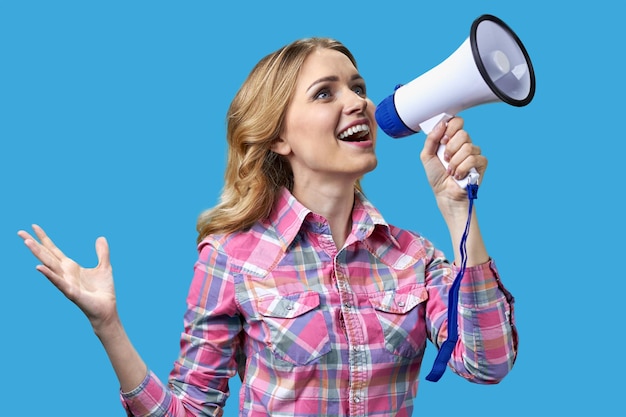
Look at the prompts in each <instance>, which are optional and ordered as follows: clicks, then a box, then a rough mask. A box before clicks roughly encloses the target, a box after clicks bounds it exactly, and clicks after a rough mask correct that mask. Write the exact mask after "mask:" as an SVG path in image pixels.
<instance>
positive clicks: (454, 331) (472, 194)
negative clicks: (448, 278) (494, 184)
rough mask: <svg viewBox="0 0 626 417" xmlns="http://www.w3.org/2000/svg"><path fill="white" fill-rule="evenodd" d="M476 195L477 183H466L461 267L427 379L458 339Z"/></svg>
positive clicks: (433, 377) (435, 376)
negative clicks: (444, 333) (445, 333)
mask: <svg viewBox="0 0 626 417" xmlns="http://www.w3.org/2000/svg"><path fill="white" fill-rule="evenodd" d="M477 197H478V184H467V198H468V199H469V208H468V213H467V223H465V231H464V232H463V237H462V238H461V244H460V251H461V268H460V269H459V272H458V274H457V275H456V277H455V278H454V282H453V283H452V286H451V287H450V292H449V294H448V338H447V339H446V340H445V341H444V342H443V344H442V345H441V347H440V348H439V352H437V357H436V358H435V363H434V364H433V369H432V370H431V371H430V373H429V374H428V375H427V376H426V380H427V381H431V382H437V381H439V379H440V378H441V376H442V375H443V373H444V372H445V371H446V367H447V365H448V361H449V360H450V357H451V356H452V351H453V350H454V347H455V346H456V342H457V340H459V330H458V327H457V319H458V299H459V288H460V287H461V280H462V279H463V275H464V274H465V266H466V264H467V249H466V244H467V235H468V234H469V229H470V221H471V219H472V208H473V207H474V200H475V199H476V198H477Z"/></svg>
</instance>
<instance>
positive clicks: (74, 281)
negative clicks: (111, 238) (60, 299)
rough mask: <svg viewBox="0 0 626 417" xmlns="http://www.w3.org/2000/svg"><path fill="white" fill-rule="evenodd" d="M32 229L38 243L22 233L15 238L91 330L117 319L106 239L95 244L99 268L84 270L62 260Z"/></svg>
mask: <svg viewBox="0 0 626 417" xmlns="http://www.w3.org/2000/svg"><path fill="white" fill-rule="evenodd" d="M32 227H33V231H34V232H35V235H36V236H37V239H39V241H37V239H35V238H34V237H33V236H31V235H30V234H29V233H28V232H26V231H24V230H20V231H19V232H18V233H17V234H18V236H20V237H21V238H22V239H24V244H25V245H26V247H28V249H30V251H31V252H32V253H33V255H35V257H36V258H37V259H39V261H40V262H41V265H37V270H38V271H39V272H41V273H42V274H43V275H45V276H46V277H47V278H48V280H50V282H52V284H54V285H55V286H56V287H57V288H58V289H59V290H60V291H61V292H62V293H63V294H64V295H65V296H66V297H67V298H68V299H70V300H71V301H72V302H73V303H74V304H76V305H77V306H78V307H79V308H80V309H81V310H82V311H83V313H84V314H85V315H86V316H87V318H88V319H89V321H90V322H91V325H92V326H93V327H94V328H96V327H97V326H99V325H101V324H103V323H106V322H108V321H111V320H115V319H117V310H116V301H115V288H114V285H113V271H112V268H111V263H110V257H109V245H108V243H107V241H106V239H105V238H103V237H100V238H98V239H97V240H96V254H97V256H98V265H97V266H96V267H95V268H83V267H82V266H80V265H79V264H77V263H76V262H74V261H73V260H72V259H70V258H68V257H67V256H65V255H64V254H63V252H62V251H61V250H60V249H59V248H57V247H56V245H55V244H54V242H53V241H52V240H51V239H50V238H49V237H48V235H47V234H46V233H45V232H44V230H43V229H42V228H41V227H39V226H37V225H33V226H32Z"/></svg>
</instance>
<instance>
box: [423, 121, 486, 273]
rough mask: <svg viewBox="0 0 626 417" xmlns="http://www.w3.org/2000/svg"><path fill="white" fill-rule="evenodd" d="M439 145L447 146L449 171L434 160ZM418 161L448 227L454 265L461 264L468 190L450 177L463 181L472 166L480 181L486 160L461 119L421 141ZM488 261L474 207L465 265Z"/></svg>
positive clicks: (442, 124) (440, 128)
mask: <svg viewBox="0 0 626 417" xmlns="http://www.w3.org/2000/svg"><path fill="white" fill-rule="evenodd" d="M440 142H441V143H442V144H445V145H446V156H447V158H446V159H447V161H448V162H449V166H448V171H446V170H445V169H444V167H443V165H442V164H441V162H440V161H439V158H438V157H437V148H438V147H439V143H440ZM420 158H421V160H422V163H423V164H424V169H425V171H426V175H427V177H428V181H429V183H430V185H431V187H432V189H433V192H434V193H435V198H436V200H437V205H438V207H439V210H440V211H441V214H442V215H443V218H444V220H445V222H446V224H447V225H448V230H449V232H450V238H451V239H452V247H453V248H454V259H455V264H456V265H460V261H461V254H460V243H461V237H462V236H463V231H464V229H465V223H466V221H467V213H468V205H469V200H468V198H467V191H466V190H464V189H462V188H461V187H459V185H458V184H457V183H456V182H455V181H454V180H453V177H458V178H464V177H465V176H466V175H467V173H468V172H469V170H470V169H471V168H472V167H474V168H476V170H477V171H478V172H479V174H480V179H481V180H482V178H484V174H485V170H486V168H487V159H486V158H485V157H484V156H482V155H481V154H480V148H478V147H477V146H476V145H474V144H473V143H472V142H471V140H470V137H469V135H468V134H467V132H465V131H464V130H463V119H461V118H460V117H455V118H453V119H451V120H450V121H449V122H448V123H447V124H445V123H441V124H439V125H438V126H437V127H435V128H434V129H433V130H432V132H431V133H430V134H429V135H428V137H427V138H426V141H425V142H424V148H423V150H422V152H421V155H420ZM488 260H489V255H488V253H487V249H486V247H485V243H484V241H483V238H482V235H481V233H480V228H479V225H478V219H477V216H476V210H475V207H474V210H472V218H471V224H470V230H469V235H468V237H467V266H473V265H480V264H483V263H485V262H487V261H488Z"/></svg>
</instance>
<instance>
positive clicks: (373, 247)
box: [122, 190, 517, 417]
mask: <svg viewBox="0 0 626 417" xmlns="http://www.w3.org/2000/svg"><path fill="white" fill-rule="evenodd" d="M352 225H353V226H352V231H351V233H350V235H349V237H348V239H347V240H346V243H345V245H344V247H343V248H340V249H337V248H336V247H335V244H334V242H333V240H332V237H331V234H330V229H329V226H328V223H327V222H326V220H325V219H324V218H322V217H321V216H319V215H316V214H315V213H312V212H311V211H310V210H308V209H307V208H306V207H304V206H303V205H302V204H300V203H299V202H298V201H297V200H296V199H295V198H294V197H293V196H292V195H291V194H290V193H289V192H288V191H287V190H284V191H283V192H282V194H281V195H280V197H279V199H278V201H277V203H276V205H275V207H274V210H273V211H272V213H271V214H270V216H269V217H268V218H267V219H264V220H262V221H259V222H258V223H257V224H255V225H254V226H253V227H252V228H251V229H250V230H248V231H245V232H239V233H234V234H228V235H213V236H209V237H207V238H206V239H205V240H204V241H203V242H201V244H200V245H199V252H200V256H199V259H198V261H197V263H196V265H195V273H194V277H193V281H192V283H191V288H190V290H189V296H188V298H187V302H188V310H187V313H186V315H185V329H184V332H183V334H182V337H181V351H180V357H179V359H178V361H177V362H176V363H175V366H174V369H173V370H172V372H171V374H170V378H169V384H168V386H165V385H164V384H162V383H161V382H160V381H159V380H158V379H157V377H156V376H155V375H154V374H153V373H151V372H150V373H149V374H148V376H147V377H146V379H145V380H144V382H143V383H142V384H141V385H140V386H139V387H137V388H136V389H135V390H133V391H132V392H130V393H123V394H122V401H123V403H124V406H125V408H126V410H127V412H128V415H129V416H148V415H150V416H219V415H221V414H222V407H223V405H224V402H225V401H226V399H227V397H228V395H229V390H228V380H229V378H231V377H233V376H235V375H236V374H237V373H238V372H239V374H240V377H241V378H242V387H241V391H240V393H239V404H240V410H241V415H242V416H263V417H267V416H270V415H271V416H290V417H298V416H302V417H304V416H307V417H311V416H368V417H373V416H399V417H402V416H406V417H408V416H410V415H411V413H412V410H413V399H414V397H415V395H416V393H417V386H418V376H419V371H420V366H421V363H422V358H423V354H424V350H425V348H426V341H427V339H430V340H431V341H432V342H433V343H435V344H436V345H437V346H439V345H440V344H441V343H443V341H444V340H445V339H446V336H447V316H446V314H447V308H446V307H447V302H448V298H447V295H448V290H449V288H450V285H451V284H452V281H453V280H454V277H455V274H456V268H455V267H453V266H451V265H450V264H449V263H448V261H447V260H446V259H445V258H444V256H443V254H442V253H441V252H440V251H438V250H437V249H435V248H434V247H433V245H432V244H431V243H430V242H429V241H427V240H426V239H424V238H423V237H421V236H419V235H417V234H415V233H411V232H408V231H405V230H402V229H398V228H396V227H394V226H391V225H389V224H387V223H386V222H385V221H384V219H383V218H382V217H381V215H380V213H379V212H378V211H377V210H376V209H375V208H374V207H373V206H372V205H371V204H370V203H369V202H368V201H367V200H366V199H365V198H364V197H363V195H362V194H360V193H359V192H357V193H356V200H355V205H354V209H353V214H352ZM458 321H459V341H458V343H457V346H456V348H455V350H454V352H453V355H452V358H451V359H450V362H449V366H450V368H451V369H452V370H453V371H454V372H456V373H457V374H459V375H461V376H462V377H463V378H466V379H468V380H469V381H472V382H477V383H485V384H491V383H497V382H498V381H500V380H501V379H502V378H503V377H504V376H505V375H506V374H507V373H508V371H509V370H510V369H511V367H512V366H513V362H514V361H515V357H516V352H517V332H516V330H515V326H514V318H513V297H512V296H511V295H510V294H509V293H508V292H507V291H506V290H505V289H504V287H503V286H502V284H501V283H500V279H499V276H498V273H497V270H496V267H495V264H494V263H493V261H490V262H488V263H486V264H484V265H478V266H473V267H470V268H467V270H466V272H465V275H464V277H463V281H462V285H461V289H460V295H459V319H458ZM428 365H429V366H430V364H428Z"/></svg>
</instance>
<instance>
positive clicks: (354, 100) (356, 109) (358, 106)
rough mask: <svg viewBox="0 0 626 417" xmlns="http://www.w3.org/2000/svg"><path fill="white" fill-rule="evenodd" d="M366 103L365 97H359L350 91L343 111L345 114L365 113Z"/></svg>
mask: <svg viewBox="0 0 626 417" xmlns="http://www.w3.org/2000/svg"><path fill="white" fill-rule="evenodd" d="M367 101H368V100H367V98H366V97H365V96H360V95H358V94H356V93H354V92H353V91H350V93H349V94H348V99H347V100H346V103H345V106H344V111H345V112H346V114H353V113H357V114H360V113H365V109H367Z"/></svg>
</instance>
